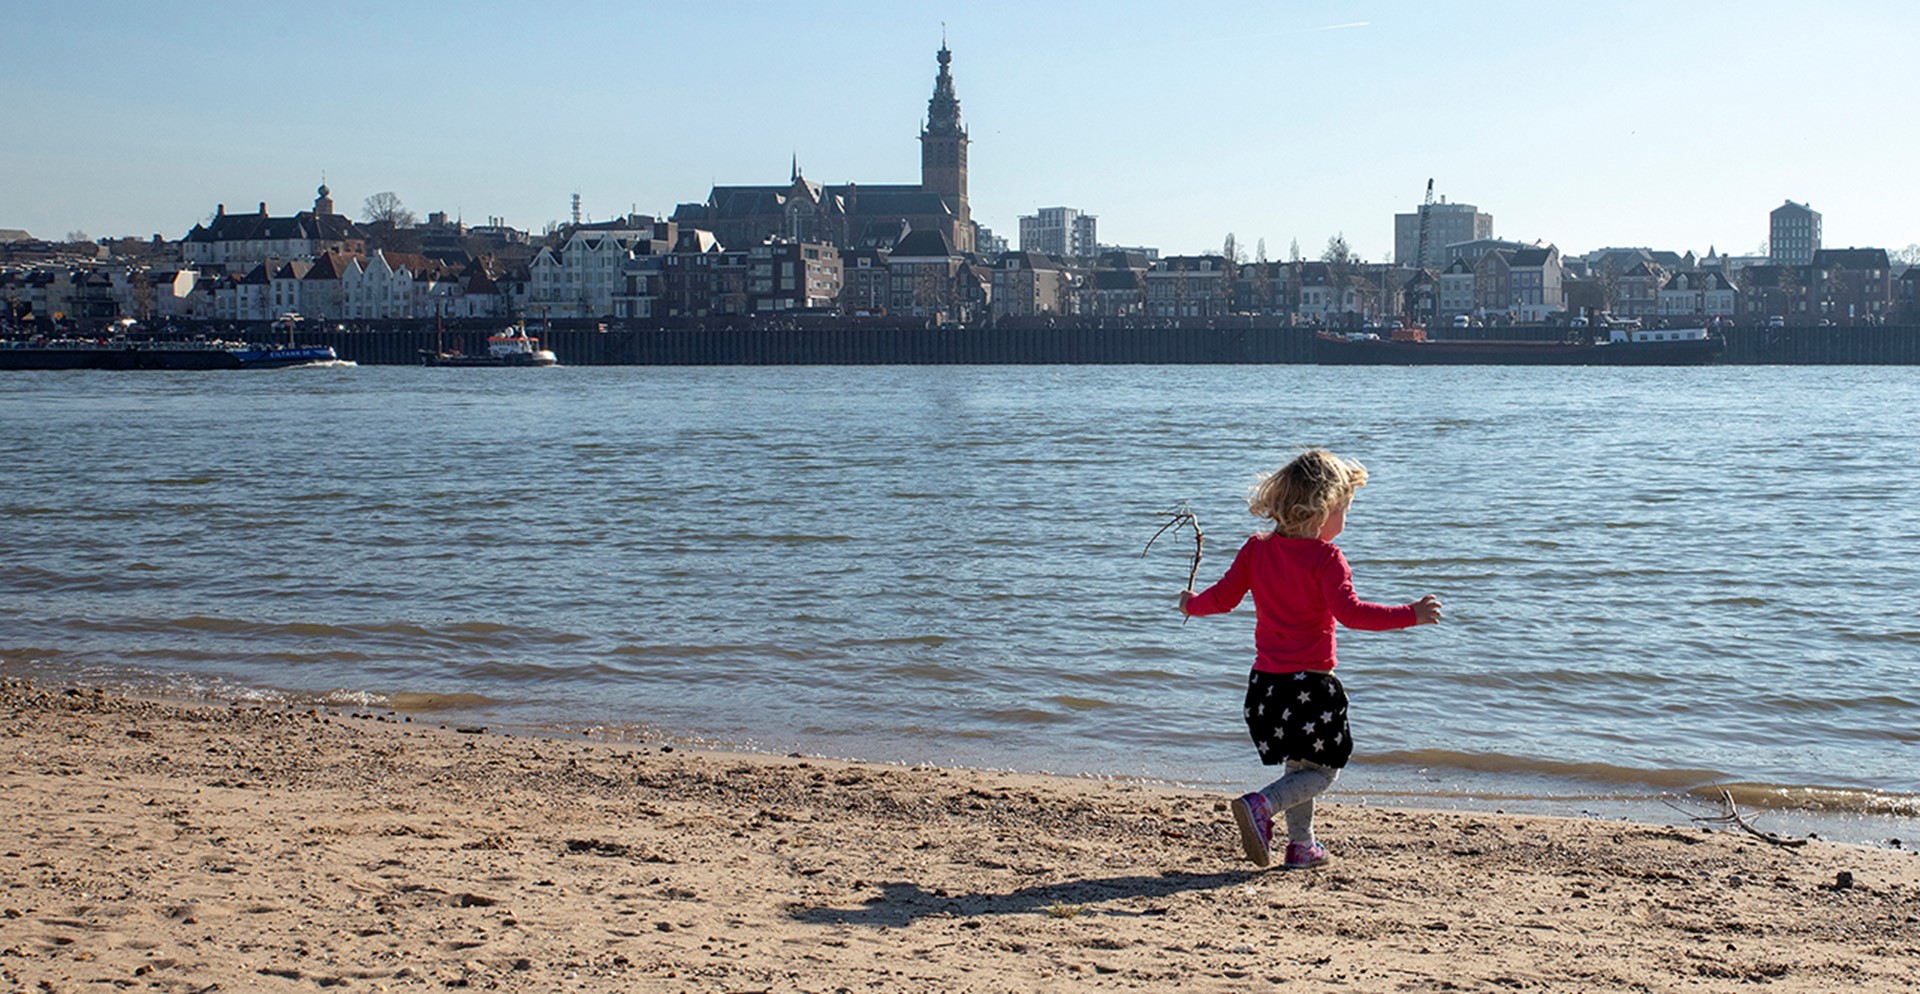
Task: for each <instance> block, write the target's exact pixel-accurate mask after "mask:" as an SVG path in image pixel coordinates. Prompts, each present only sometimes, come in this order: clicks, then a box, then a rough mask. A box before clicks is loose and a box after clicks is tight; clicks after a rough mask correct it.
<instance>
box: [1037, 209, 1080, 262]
mask: <svg viewBox="0 0 1920 994" xmlns="http://www.w3.org/2000/svg"><path fill="white" fill-rule="evenodd" d="M1098 227H1099V219H1098V218H1096V217H1094V216H1093V215H1092V214H1086V213H1083V212H1081V211H1080V210H1078V209H1077V208H1073V207H1042V208H1040V209H1039V210H1038V211H1036V212H1035V213H1033V214H1027V215H1022V216H1021V218H1020V251H1022V252H1042V253H1045V254H1047V255H1051V256H1057V257H1059V258H1061V259H1091V258H1093V257H1094V255H1095V254H1096V253H1097V252H1098V251H1099V249H1098V246H1099V239H1098V238H1097V237H1096V235H1097V233H1098Z"/></svg>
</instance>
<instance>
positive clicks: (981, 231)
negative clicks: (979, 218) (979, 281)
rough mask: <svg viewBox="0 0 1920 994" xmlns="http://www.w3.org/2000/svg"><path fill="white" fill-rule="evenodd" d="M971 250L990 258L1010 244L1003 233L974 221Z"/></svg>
mask: <svg viewBox="0 0 1920 994" xmlns="http://www.w3.org/2000/svg"><path fill="white" fill-rule="evenodd" d="M896 240H897V239H896ZM973 251H974V253H975V254H976V255H979V256H982V257H983V258H988V259H991V258H994V257H995V256H1000V255H1004V254H1006V253H1007V252H1010V251H1012V246H1010V245H1008V244H1007V237H1006V236H1005V235H997V234H994V232H993V229H992V228H989V227H987V226H986V225H984V224H979V223H977V222H976V223H975V224H974V226H973Z"/></svg>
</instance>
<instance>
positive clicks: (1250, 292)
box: [1233, 262, 1298, 314]
mask: <svg viewBox="0 0 1920 994" xmlns="http://www.w3.org/2000/svg"><path fill="white" fill-rule="evenodd" d="M1297 268H1298V267H1296V266H1294V265H1292V264H1289V263H1285V262H1256V263H1252V264H1250V265H1242V266H1240V267H1238V270H1237V272H1236V273H1235V275H1234V282H1233V305H1234V310H1236V311H1238V312H1240V313H1243V314H1291V313H1293V310H1294V295H1293V291H1294V287H1295V285H1296V282H1295V280H1294V274H1295V270H1296V269H1297Z"/></svg>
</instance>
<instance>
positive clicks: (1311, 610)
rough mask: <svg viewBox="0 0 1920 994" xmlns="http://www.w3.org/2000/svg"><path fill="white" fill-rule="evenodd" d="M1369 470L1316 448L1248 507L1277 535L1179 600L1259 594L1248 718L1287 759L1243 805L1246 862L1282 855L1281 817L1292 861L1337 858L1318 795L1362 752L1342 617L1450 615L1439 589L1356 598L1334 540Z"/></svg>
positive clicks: (1223, 606)
mask: <svg viewBox="0 0 1920 994" xmlns="http://www.w3.org/2000/svg"><path fill="white" fill-rule="evenodd" d="M1366 483H1367V470H1366V467H1364V466H1362V465H1360V464H1359V463H1357V462H1354V461H1352V460H1348V459H1341V458H1340V457H1338V456H1336V455H1334V454H1333V453H1331V452H1328V451H1326V450H1325V449H1309V450H1308V451H1306V452H1304V453H1302V454H1301V455H1300V456H1299V457H1298V458H1296V459H1294V460H1293V461H1292V462H1290V463H1287V464H1286V465H1285V466H1282V467H1280V469H1279V470H1278V471H1276V472H1274V473H1273V474H1272V475H1270V476H1267V477H1265V478H1263V479H1262V480H1261V481H1260V482H1259V483H1258V484H1256V485H1255V486H1254V488H1253V491H1252V493H1250V494H1249V495H1248V497H1247V509H1248V510H1249V511H1251V512H1252V513H1254V514H1256V515H1259V516H1261V517H1265V518H1271V519H1273V530H1272V531H1270V532H1261V533H1259V534H1256V535H1254V536H1253V537H1252V538H1249V539H1247V541H1246V544H1245V545H1242V546H1241V547H1240V551H1239V553H1238V554H1237V555H1235V556H1234V557H1233V565H1231V566H1229V567H1227V573H1226V575H1225V576H1223V577H1221V578H1220V581H1219V582H1218V583H1215V584H1214V585H1213V586H1211V587H1208V588H1207V589H1205V590H1203V591H1201V592H1199V593H1197V594H1196V593H1194V592H1193V591H1191V590H1184V591H1181V593H1180V610H1181V611H1182V612H1183V613H1185V614H1186V615H1188V616H1190V617H1198V616H1203V615H1209V614H1223V613H1225V612H1227V611H1231V610H1233V609H1234V608H1235V607H1238V606H1239V605H1240V602H1241V601H1242V600H1243V599H1245V598H1246V596H1247V594H1248V593H1249V592H1251V593H1252V594H1253V610H1254V628H1253V643H1254V662H1253V673H1252V675H1251V676H1250V677H1249V678H1248V680H1247V699H1246V706H1245V708H1244V710H1243V714H1244V716H1245V717H1246V721H1247V731H1248V732H1249V733H1251V734H1252V736H1253V744H1254V745H1255V746H1256V747H1257V748H1258V749H1259V750H1260V761H1261V762H1262V763H1265V764H1266V765H1268V766H1274V765H1278V764H1280V763H1285V764H1286V775H1284V776H1282V777H1281V778H1280V779H1278V780H1275V781H1274V782H1272V783H1270V784H1268V785H1267V786H1266V787H1264V788H1262V789H1260V790H1259V791H1256V792H1254V793H1251V794H1245V795H1242V796H1241V797H1238V798H1235V799H1234V801H1233V817H1234V821H1236V822H1238V823H1239V826H1240V841H1241V842H1242V844H1244V845H1245V846H1246V850H1247V857H1248V858H1249V859H1251V860H1253V862H1254V864H1255V865H1257V866H1266V865H1268V864H1269V863H1271V862H1272V860H1273V817H1274V813H1275V812H1284V813H1285V816H1286V824H1287V849H1286V855H1285V866H1286V868H1287V869H1289V870H1298V869H1305V868H1307V867H1313V866H1320V865H1322V864H1324V863H1325V862H1326V861H1327V851H1326V849H1325V848H1324V847H1322V846H1321V845H1320V843H1319V841H1318V840H1316V839H1315V838H1314V837H1313V799H1314V798H1315V797H1318V796H1319V795H1320V794H1321V793H1322V792H1323V791H1325V790H1326V789H1327V788H1328V787H1331V786H1332V785H1333V780H1334V778H1335V777H1337V776H1339V774H1340V770H1341V769H1343V768H1344V767H1345V766H1346V765H1347V759H1348V758H1349V757H1350V756H1352V754H1353V738H1352V736H1351V735H1350V734H1349V733H1348V731H1347V693H1346V690H1345V689H1344V688H1342V687H1341V686H1340V681H1339V679H1337V678H1336V677H1334V675H1333V667H1334V662H1335V661H1334V622H1336V621H1337V622H1339V623H1340V624H1343V625H1345V626H1347V627H1348V628H1354V629H1360V630H1363V631H1387V630H1390V629H1395V628H1411V627H1413V626H1414V625H1430V624H1434V623H1437V622H1438V621H1439V620H1440V600H1439V598H1437V597H1435V596H1434V595H1433V594H1428V595H1426V596H1425V597H1422V598H1420V599H1419V600H1417V601H1414V602H1413V603H1411V604H1402V605H1400V606H1399V607H1388V606H1386V605H1384V604H1371V603H1368V602H1366V601H1363V600H1361V599H1360V598H1359V597H1358V596H1357V595H1355V594H1354V592H1353V571H1352V569H1351V568H1349V567H1348V566H1347V558H1346V556H1344V555H1342V554H1341V552H1340V548H1339V547H1338V546H1336V545H1334V544H1333V540H1334V539H1335V538H1337V537H1339V535H1340V532H1341V531H1342V530H1343V529H1344V528H1346V525H1347V510H1348V509H1349V508H1350V507H1351V506H1352V505H1353V495H1354V491H1356V490H1358V489H1360V488H1361V487H1363V486H1365V485H1366Z"/></svg>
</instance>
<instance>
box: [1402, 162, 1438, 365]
mask: <svg viewBox="0 0 1920 994" xmlns="http://www.w3.org/2000/svg"><path fill="white" fill-rule="evenodd" d="M1432 230H1433V177H1431V176H1429V177H1427V198H1426V199H1425V200H1423V201H1421V202H1420V241H1419V244H1418V245H1416V246H1415V248H1414V252H1413V275H1412V276H1409V277H1407V287H1406V292H1405V293H1404V294H1403V295H1402V300H1401V307H1400V310H1401V312H1402V313H1403V314H1404V315H1405V317H1404V319H1403V320H1404V323H1405V324H1406V326H1407V327H1408V328H1412V327H1413V326H1414V325H1416V324H1419V323H1420V322H1419V321H1418V320H1417V318H1418V317H1419V315H1418V314H1417V313H1415V311H1416V308H1415V306H1414V300H1415V294H1416V292H1417V288H1416V285H1415V281H1416V280H1418V279H1419V278H1420V274H1421V273H1422V272H1424V271H1425V270H1426V268H1427V233H1428V232H1430V231H1432Z"/></svg>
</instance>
